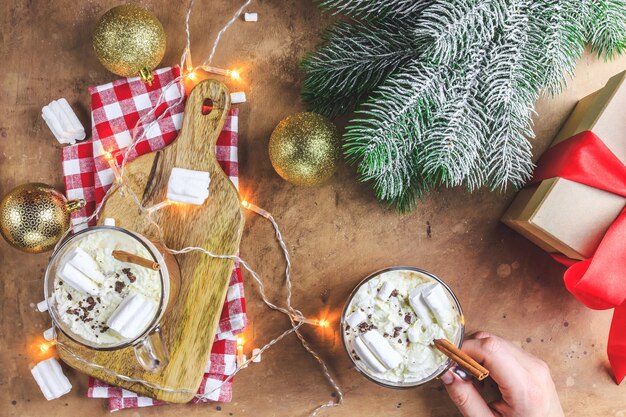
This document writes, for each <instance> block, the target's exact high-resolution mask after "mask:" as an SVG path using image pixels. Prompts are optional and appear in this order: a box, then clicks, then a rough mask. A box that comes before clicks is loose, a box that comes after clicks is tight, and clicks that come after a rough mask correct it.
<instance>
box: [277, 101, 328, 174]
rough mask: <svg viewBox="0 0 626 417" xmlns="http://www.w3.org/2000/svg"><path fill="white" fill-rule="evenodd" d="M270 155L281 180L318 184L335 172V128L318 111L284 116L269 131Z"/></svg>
mask: <svg viewBox="0 0 626 417" xmlns="http://www.w3.org/2000/svg"><path fill="white" fill-rule="evenodd" d="M269 154H270V160H271V161H272V166H273V167H274V169H275V170H276V172H277V173H278V175H280V176H281V177H283V179H285V180H287V181H289V182H290V183H292V184H295V185H303V186H313V185H318V184H321V183H323V182H324V181H326V180H327V179H329V178H330V177H331V176H332V175H333V174H334V173H335V168H336V165H337V157H338V154H339V136H338V135H337V128H336V127H335V125H334V124H333V123H332V122H331V121H330V120H328V119H326V118H325V117H324V116H321V115H319V114H317V113H310V112H305V113H296V114H294V115H292V116H289V117H287V118H285V119H283V120H282V121H281V122H280V123H278V126H276V129H274V132H272V136H271V138H270V143H269Z"/></svg>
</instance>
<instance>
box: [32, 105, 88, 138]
mask: <svg viewBox="0 0 626 417" xmlns="http://www.w3.org/2000/svg"><path fill="white" fill-rule="evenodd" d="M41 116H42V117H43V119H44V120H45V121H46V124H47V125H48V127H49V128H50V130H51V131H52V134H53V135H54V137H55V138H56V139H57V140H58V141H59V143H60V144H67V143H71V144H72V145H73V144H75V143H76V141H77V140H83V139H85V136H86V135H85V128H84V127H83V125H82V124H81V123H80V120H78V117H76V114H75V113H74V111H73V110H72V108H71V107H70V105H69V103H68V102H67V100H66V99H64V98H60V99H59V100H54V101H52V102H51V103H50V104H48V105H47V106H44V107H43V109H41Z"/></svg>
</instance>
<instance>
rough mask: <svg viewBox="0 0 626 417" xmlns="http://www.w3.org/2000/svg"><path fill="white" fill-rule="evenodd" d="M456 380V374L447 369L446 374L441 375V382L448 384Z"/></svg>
mask: <svg viewBox="0 0 626 417" xmlns="http://www.w3.org/2000/svg"><path fill="white" fill-rule="evenodd" d="M453 381H454V376H452V373H451V372H450V371H446V373H445V374H443V375H441V382H443V383H444V384H446V385H450V384H451V383H452V382H453Z"/></svg>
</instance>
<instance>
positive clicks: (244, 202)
mask: <svg viewBox="0 0 626 417" xmlns="http://www.w3.org/2000/svg"><path fill="white" fill-rule="evenodd" d="M241 205H242V206H243V208H246V209H247V208H250V203H248V202H247V201H246V200H243V201H242V202H241Z"/></svg>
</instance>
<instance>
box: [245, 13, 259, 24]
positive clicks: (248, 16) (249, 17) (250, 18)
mask: <svg viewBox="0 0 626 417" xmlns="http://www.w3.org/2000/svg"><path fill="white" fill-rule="evenodd" d="M243 20H245V21H246V22H256V21H258V20H259V14H258V13H245V14H244V15H243Z"/></svg>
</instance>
